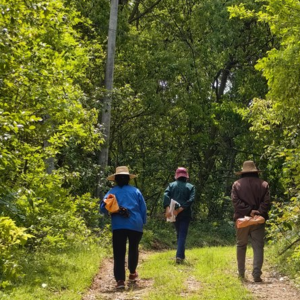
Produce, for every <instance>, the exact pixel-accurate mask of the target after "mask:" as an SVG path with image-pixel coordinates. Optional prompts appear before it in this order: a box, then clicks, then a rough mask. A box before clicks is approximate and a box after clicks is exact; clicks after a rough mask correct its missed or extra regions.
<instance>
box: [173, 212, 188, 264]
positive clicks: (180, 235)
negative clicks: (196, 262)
mask: <svg viewBox="0 0 300 300" xmlns="http://www.w3.org/2000/svg"><path fill="white" fill-rule="evenodd" d="M189 224H190V218H178V219H176V221H175V228H176V234H177V252H176V257H178V258H181V259H185V242H186V237H187V234H188V229H189Z"/></svg>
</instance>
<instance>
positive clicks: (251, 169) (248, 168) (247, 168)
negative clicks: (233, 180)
mask: <svg viewBox="0 0 300 300" xmlns="http://www.w3.org/2000/svg"><path fill="white" fill-rule="evenodd" d="M259 172H262V171H261V170H258V169H257V168H256V166H255V163H254V162H253V161H252V160H246V161H244V163H243V168H242V171H239V172H235V174H236V175H241V174H244V173H259Z"/></svg>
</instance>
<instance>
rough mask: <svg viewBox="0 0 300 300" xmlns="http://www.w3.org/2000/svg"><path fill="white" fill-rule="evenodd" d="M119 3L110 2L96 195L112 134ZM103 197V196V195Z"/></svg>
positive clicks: (99, 188)
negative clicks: (101, 140)
mask: <svg viewBox="0 0 300 300" xmlns="http://www.w3.org/2000/svg"><path fill="white" fill-rule="evenodd" d="M118 5H119V0H111V3H110V17H109V29H108V43H107V60H106V70H105V90H106V92H105V96H104V99H103V107H102V116H101V123H102V124H103V126H104V140H105V142H104V145H103V147H102V149H101V152H100V155H99V165H100V168H101V173H100V176H99V179H98V183H97V191H96V196H97V197H101V190H102V189H101V185H102V184H101V181H102V180H101V179H102V178H103V174H104V173H103V172H104V171H105V169H106V167H107V164H108V151H109V135H110V119H111V102H112V89H113V78H114V61H115V50H116V35H117V24H118ZM101 198H102V197H101Z"/></svg>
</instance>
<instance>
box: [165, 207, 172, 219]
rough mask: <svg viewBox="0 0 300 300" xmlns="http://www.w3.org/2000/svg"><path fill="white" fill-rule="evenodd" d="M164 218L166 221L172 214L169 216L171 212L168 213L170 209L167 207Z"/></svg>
mask: <svg viewBox="0 0 300 300" xmlns="http://www.w3.org/2000/svg"><path fill="white" fill-rule="evenodd" d="M165 217H166V219H167V218H171V217H172V214H171V212H170V207H169V206H168V207H166V211H165Z"/></svg>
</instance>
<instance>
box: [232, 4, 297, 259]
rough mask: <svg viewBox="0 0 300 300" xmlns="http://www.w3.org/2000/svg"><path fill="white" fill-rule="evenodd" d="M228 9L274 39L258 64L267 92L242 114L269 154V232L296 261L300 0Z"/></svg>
mask: <svg viewBox="0 0 300 300" xmlns="http://www.w3.org/2000/svg"><path fill="white" fill-rule="evenodd" d="M231 13H232V17H234V16H239V17H241V18H249V17H250V18H254V19H256V20H257V21H258V22H260V23H266V24H267V25H268V26H269V28H270V31H271V33H272V34H273V35H274V39H275V40H276V41H277V43H276V44H275V45H276V47H273V49H271V50H270V51H269V52H268V53H267V55H266V56H265V57H263V58H261V59H260V60H259V61H258V63H257V65H256V68H257V69H258V70H259V71H261V72H262V74H263V75H264V77H265V78H266V80H267V82H268V88H269V91H268V94H267V95H266V98H265V99H260V98H259V99H254V100H253V101H252V103H251V105H250V106H249V108H248V109H247V111H246V112H245V114H244V116H245V118H247V119H248V120H249V121H250V122H251V124H252V127H251V130H252V131H253V132H254V134H255V135H256V138H257V140H258V141H259V142H260V144H261V145H262V147H263V148H264V157H265V158H266V159H268V164H267V170H268V172H270V175H271V179H272V181H271V189H273V190H274V192H273V193H274V196H273V197H274V202H275V203H274V206H273V210H272V214H271V228H270V232H269V236H270V238H271V239H272V240H273V241H274V242H275V241H276V242H278V247H280V249H281V250H280V252H285V249H287V248H289V247H290V251H288V252H287V253H286V254H285V256H284V257H285V259H286V261H287V262H291V261H293V262H294V263H295V264H298V263H299V255H298V251H299V249H298V246H297V244H294V242H295V240H297V239H298V232H299V226H300V223H299V203H300V202H299V199H300V197H299V190H300V176H299V167H300V159H299V155H300V140H299V92H300V90H299V84H298V81H299V80H298V78H299V70H300V51H299V50H300V48H299V32H300V21H299V2H298V1H294V0H288V1H278V0H268V1H266V2H265V5H264V6H263V7H262V8H261V9H260V10H259V11H254V10H251V8H250V9H249V8H248V6H247V5H246V4H245V5H241V6H239V7H233V8H231ZM272 185H273V186H274V187H272Z"/></svg>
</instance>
